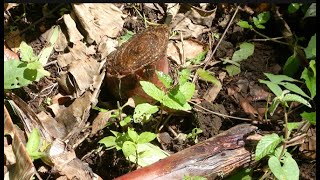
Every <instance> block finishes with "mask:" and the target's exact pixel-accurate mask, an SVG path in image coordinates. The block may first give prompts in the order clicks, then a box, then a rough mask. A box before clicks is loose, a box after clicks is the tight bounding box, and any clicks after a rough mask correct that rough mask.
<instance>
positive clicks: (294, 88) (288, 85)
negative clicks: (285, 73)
mask: <svg viewBox="0 0 320 180" xmlns="http://www.w3.org/2000/svg"><path fill="white" fill-rule="evenodd" d="M279 84H280V85H282V86H284V87H285V88H287V89H288V90H290V91H292V92H295V93H297V94H300V95H301V96H304V97H306V98H310V97H309V96H308V95H307V94H306V93H304V92H303V91H302V89H301V88H299V87H298V86H297V85H295V84H292V83H289V82H280V83H279Z"/></svg>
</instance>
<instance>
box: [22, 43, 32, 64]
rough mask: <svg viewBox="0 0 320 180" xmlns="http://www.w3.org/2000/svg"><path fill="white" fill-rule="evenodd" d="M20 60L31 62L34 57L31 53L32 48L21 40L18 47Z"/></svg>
mask: <svg viewBox="0 0 320 180" xmlns="http://www.w3.org/2000/svg"><path fill="white" fill-rule="evenodd" d="M19 50H20V56H21V61H24V62H31V61H32V60H33V59H35V57H36V55H35V54H33V49H32V47H31V46H29V45H28V44H27V43H26V42H24V41H22V42H21V44H20V47H19Z"/></svg>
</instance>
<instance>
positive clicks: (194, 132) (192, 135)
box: [187, 128, 203, 143]
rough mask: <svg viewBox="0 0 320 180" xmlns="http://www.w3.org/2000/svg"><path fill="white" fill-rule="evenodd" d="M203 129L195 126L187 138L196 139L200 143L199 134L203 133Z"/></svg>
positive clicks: (195, 141)
mask: <svg viewBox="0 0 320 180" xmlns="http://www.w3.org/2000/svg"><path fill="white" fill-rule="evenodd" d="M202 132H203V131H202V129H200V128H193V129H192V131H191V133H189V134H188V135H187V138H190V139H192V140H193V141H194V143H198V135H199V134H201V133H202Z"/></svg>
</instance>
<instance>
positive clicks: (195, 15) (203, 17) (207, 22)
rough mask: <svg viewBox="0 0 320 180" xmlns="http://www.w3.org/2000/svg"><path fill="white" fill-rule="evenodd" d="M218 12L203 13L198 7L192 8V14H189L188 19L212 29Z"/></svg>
mask: <svg viewBox="0 0 320 180" xmlns="http://www.w3.org/2000/svg"><path fill="white" fill-rule="evenodd" d="M216 10H217V8H215V9H214V10H212V11H203V10H201V9H199V8H197V7H192V8H191V10H190V11H191V13H190V14H187V17H188V18H189V19H190V20H191V21H192V22H193V23H195V24H198V25H204V26H207V27H211V26H212V21H213V19H214V18H215V17H216Z"/></svg>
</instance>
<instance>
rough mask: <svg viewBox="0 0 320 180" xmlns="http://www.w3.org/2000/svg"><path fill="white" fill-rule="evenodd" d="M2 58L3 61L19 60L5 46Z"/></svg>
mask: <svg viewBox="0 0 320 180" xmlns="http://www.w3.org/2000/svg"><path fill="white" fill-rule="evenodd" d="M3 56H4V57H3V60H4V61H8V60H13V59H16V60H20V58H19V56H18V55H17V54H16V53H15V52H13V51H11V50H10V49H8V48H7V47H6V45H4V49H3Z"/></svg>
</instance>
